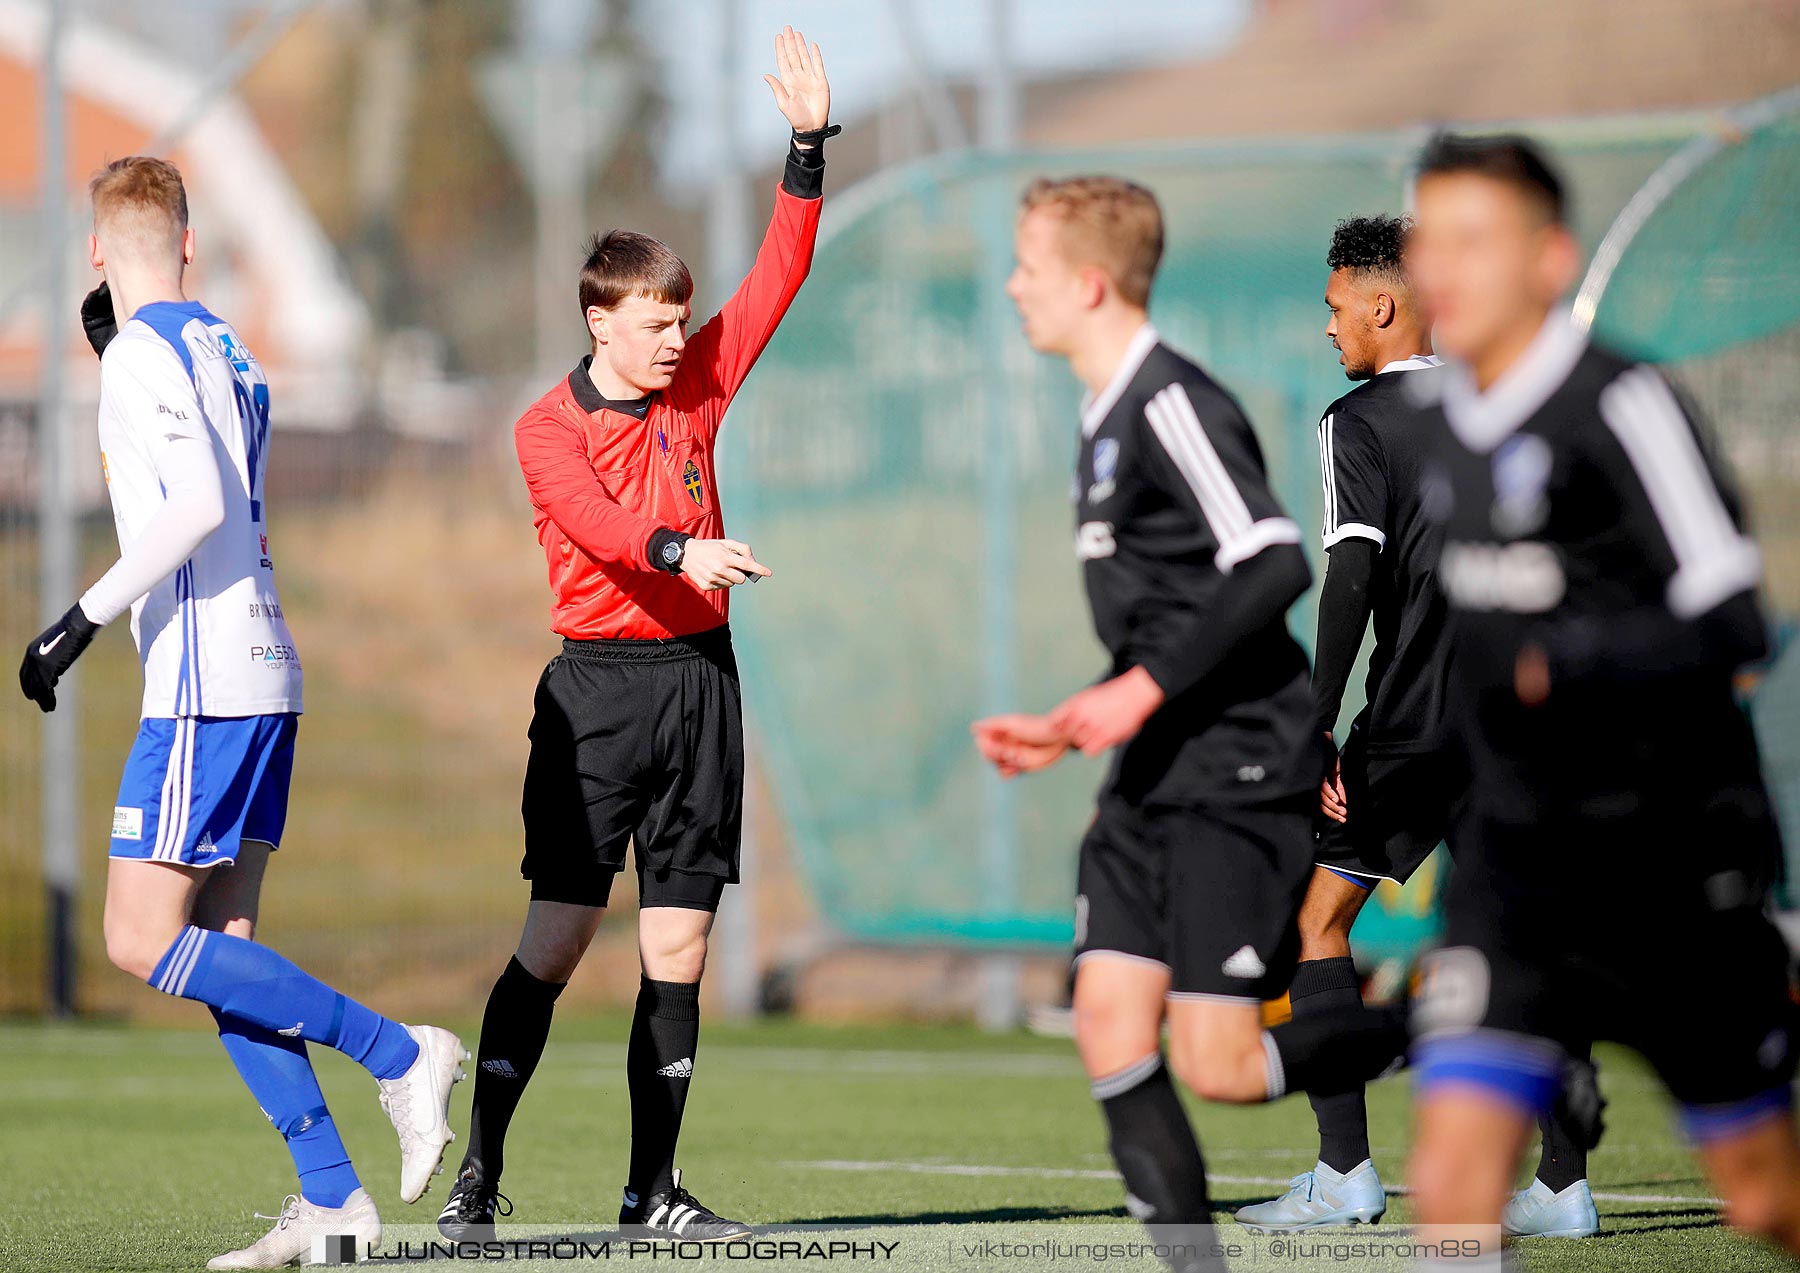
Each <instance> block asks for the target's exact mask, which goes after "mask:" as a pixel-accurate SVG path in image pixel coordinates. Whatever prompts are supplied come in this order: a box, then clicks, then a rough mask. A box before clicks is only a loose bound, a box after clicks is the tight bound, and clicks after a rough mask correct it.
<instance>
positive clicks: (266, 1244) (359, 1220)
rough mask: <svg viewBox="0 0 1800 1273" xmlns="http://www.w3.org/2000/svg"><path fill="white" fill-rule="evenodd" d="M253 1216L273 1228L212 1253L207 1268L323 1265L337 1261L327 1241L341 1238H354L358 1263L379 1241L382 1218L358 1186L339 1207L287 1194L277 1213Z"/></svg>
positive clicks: (277, 1267) (273, 1267)
mask: <svg viewBox="0 0 1800 1273" xmlns="http://www.w3.org/2000/svg"><path fill="white" fill-rule="evenodd" d="M256 1218H257V1219H259V1220H273V1221H274V1222H275V1227H274V1228H273V1229H270V1230H269V1231H268V1232H267V1233H265V1234H263V1235H262V1237H260V1238H258V1239H257V1240H256V1241H254V1242H252V1243H251V1244H250V1245H249V1246H247V1247H245V1248H244V1249H243V1250H241V1251H227V1252H226V1253H225V1254H224V1255H215V1256H214V1257H213V1258H212V1259H210V1260H208V1261H207V1262H206V1267H207V1268H209V1269H279V1268H284V1267H286V1266H287V1265H289V1264H295V1263H299V1264H323V1263H325V1262H327V1261H331V1260H334V1259H335V1253H334V1252H333V1251H332V1250H331V1249H330V1247H329V1244H330V1243H331V1240H332V1239H333V1238H340V1237H344V1236H348V1237H350V1238H352V1239H353V1240H354V1242H355V1247H354V1250H355V1255H356V1259H357V1260H358V1261H362V1260H364V1259H367V1258H368V1254H369V1251H370V1250H371V1249H372V1248H375V1247H378V1246H380V1245H381V1217H380V1216H379V1215H377V1214H376V1212H375V1200H374V1199H372V1198H371V1197H369V1192H368V1190H366V1189H363V1188H360V1187H359V1188H358V1189H356V1190H355V1192H353V1193H352V1194H351V1195H350V1196H349V1197H348V1198H345V1199H344V1205H343V1206H341V1207H320V1206H316V1205H314V1204H313V1203H310V1202H308V1201H307V1200H306V1199H304V1198H301V1197H297V1196H295V1195H294V1194H291V1193H290V1194H289V1195H288V1196H287V1197H286V1198H285V1199H283V1200H282V1204H281V1214H280V1215H278V1216H266V1215H264V1214H263V1213H262V1212H260V1211H259V1212H257V1213H256Z"/></svg>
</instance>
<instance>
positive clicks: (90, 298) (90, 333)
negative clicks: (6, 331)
mask: <svg viewBox="0 0 1800 1273" xmlns="http://www.w3.org/2000/svg"><path fill="white" fill-rule="evenodd" d="M81 326H82V329H83V330H84V331H86V332H87V338H88V344H90V345H92V346H93V347H94V352H95V353H96V354H103V353H105V352H106V347H107V346H108V345H109V344H111V343H112V338H113V337H114V336H117V335H118V334H119V320H118V319H116V318H114V317H113V307H112V289H111V288H110V287H108V286H107V285H106V280H105V279H101V280H100V286H99V287H96V288H95V289H94V290H93V291H91V292H89V293H88V294H87V295H86V296H85V297H83V298H82V301H81ZM46 710H48V709H46Z"/></svg>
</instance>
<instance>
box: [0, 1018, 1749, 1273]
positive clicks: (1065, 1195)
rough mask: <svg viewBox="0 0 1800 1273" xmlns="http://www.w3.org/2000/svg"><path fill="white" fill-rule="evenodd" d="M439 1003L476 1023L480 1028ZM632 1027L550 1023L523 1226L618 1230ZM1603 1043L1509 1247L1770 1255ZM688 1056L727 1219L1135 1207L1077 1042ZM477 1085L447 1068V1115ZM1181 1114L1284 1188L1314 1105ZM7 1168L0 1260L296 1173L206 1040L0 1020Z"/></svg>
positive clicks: (346, 1065)
mask: <svg viewBox="0 0 1800 1273" xmlns="http://www.w3.org/2000/svg"><path fill="white" fill-rule="evenodd" d="M451 1024H453V1025H457V1026H459V1027H461V1028H464V1029H465V1030H466V1032H467V1037H469V1038H470V1039H471V1040H472V1039H473V1035H474V1027H473V1024H472V1023H467V1022H452V1023H451ZM626 1028H627V1022H626V1021H624V1020H623V1019H616V1018H602V1019H592V1018H590V1019H577V1018H570V1019H567V1020H562V1021H559V1022H558V1023H557V1028H556V1032H555V1035H554V1037H553V1039H552V1041H551V1044H550V1047H549V1050H548V1052H547V1053H546V1056H545V1059H544V1062H543V1065H542V1066H541V1067H540V1069H539V1070H538V1073H537V1078H536V1080H535V1081H534V1084H533V1086H532V1089H531V1092H530V1094H529V1095H528V1096H527V1097H526V1099H525V1102H524V1104H523V1105H522V1107H521V1108H520V1111H519V1114H518V1117H517V1119H516V1121H515V1123H514V1125H513V1135H512V1137H511V1138H510V1145H511V1150H510V1161H509V1164H508V1168H507V1174H506V1179H505V1181H504V1184H503V1188H504V1191H505V1192H506V1193H507V1194H508V1195H509V1196H510V1197H511V1198H512V1200H513V1202H514V1203H515V1205H516V1208H517V1210H516V1212H515V1214H514V1215H513V1217H512V1221H511V1222H512V1223H515V1224H522V1225H525V1226H541V1228H540V1229H538V1230H537V1231H538V1232H542V1233H554V1232H572V1231H579V1232H588V1233H597V1232H605V1231H607V1230H610V1229H612V1228H613V1227H614V1225H613V1221H614V1220H615V1218H616V1216H617V1207H618V1198H619V1188H620V1185H621V1183H622V1179H623V1172H624V1168H625V1161H626V1154H627V1148H628V1146H627V1138H628V1133H627V1123H626V1096H625V1090H624V1082H623V1076H622V1073H621V1071H622V1065H623V1058H624V1042H625V1030H626ZM320 1051H321V1050H320V1049H314V1052H315V1056H316V1057H317V1056H318V1054H319V1053H320ZM1600 1059H1601V1066H1602V1071H1601V1072H1602V1085H1603V1087H1604V1089H1605V1091H1606V1093H1607V1095H1608V1097H1609V1098H1610V1100H1611V1102H1612V1105H1611V1109H1610V1118H1609V1131H1608V1135H1607V1139H1606V1141H1605V1143H1604V1144H1602V1146H1601V1147H1600V1149H1599V1151H1598V1152H1597V1153H1596V1155H1595V1157H1594V1159H1593V1164H1592V1177H1593V1181H1594V1187H1595V1190H1596V1192H1597V1193H1598V1194H1599V1195H1600V1196H1601V1198H1602V1199H1603V1200H1602V1201H1601V1203H1600V1209H1601V1214H1602V1217H1603V1225H1604V1229H1605V1232H1604V1234H1603V1236H1601V1237H1599V1238H1596V1239H1590V1240H1587V1241H1583V1242H1559V1241H1554V1240H1545V1239H1539V1240H1536V1241H1534V1242H1530V1243H1526V1244H1523V1248H1522V1249H1523V1251H1524V1253H1525V1257H1526V1260H1525V1262H1526V1265H1527V1266H1528V1267H1529V1268H1532V1269H1539V1270H1547V1271H1552V1270H1576V1269H1579V1270H1582V1271H1583V1273H1588V1271H1590V1270H1591V1271H1595V1273H1602V1271H1609V1270H1644V1271H1649V1270H1658V1271H1660V1270H1690V1269H1692V1270H1708V1271H1711V1270H1752V1269H1769V1268H1773V1267H1783V1265H1782V1261H1781V1260H1780V1259H1779V1258H1777V1257H1776V1256H1774V1255H1772V1254H1771V1253H1770V1252H1768V1251H1767V1250H1765V1249H1763V1248H1760V1247H1757V1246H1755V1245H1752V1244H1751V1243H1749V1242H1747V1241H1745V1240H1743V1239H1740V1238H1738V1237H1736V1236H1734V1235H1732V1234H1730V1233H1729V1232H1728V1231H1726V1230H1725V1229H1724V1228H1723V1227H1721V1225H1720V1223H1719V1220H1718V1217H1717V1214H1716V1212H1715V1209H1714V1207H1713V1205H1712V1204H1711V1202H1710V1201H1709V1199H1708V1193H1709V1190H1708V1188H1707V1186H1706V1184H1705V1182H1704V1181H1703V1180H1702V1179H1700V1177H1699V1174H1698V1172H1697V1171H1696V1169H1695V1166H1694V1163H1693V1161H1692V1159H1691V1158H1690V1157H1689V1156H1688V1154H1687V1153H1686V1152H1685V1150H1684V1149H1683V1148H1682V1147H1681V1145H1680V1144H1679V1142H1678V1141H1677V1140H1676V1138H1675V1137H1674V1135H1673V1133H1672V1131H1671V1127H1670V1122H1669V1119H1668V1116H1667V1113H1666V1111H1665V1108H1664V1106H1663V1103H1662V1100H1661V1097H1660V1095H1659V1094H1658V1093H1657V1092H1656V1090H1655V1087H1654V1084H1653V1081H1652V1080H1651V1078H1650V1076H1649V1075H1648V1074H1647V1073H1646V1072H1645V1071H1644V1070H1643V1068H1642V1067H1641V1065H1640V1064H1639V1063H1638V1062H1637V1061H1636V1060H1635V1059H1634V1058H1631V1057H1629V1056H1627V1055H1624V1054H1620V1053H1615V1052H1603V1054H1602V1056H1601V1058H1600ZM697 1062H698V1067H697V1074H696V1079H695V1083H694V1087H693V1093H692V1098H691V1100H690V1103H689V1106H688V1119H687V1135H686V1137H685V1140H684V1142H683V1147H682V1152H681V1156H680V1161H681V1165H682V1167H683V1168H684V1171H685V1173H686V1176H687V1183H688V1184H689V1185H690V1186H691V1187H692V1188H693V1189H694V1190H695V1192H696V1193H698V1194H699V1195H700V1196H701V1197H702V1198H703V1199H704V1200H706V1201H707V1202H708V1203H709V1204H710V1205H713V1206H715V1207H717V1208H718V1209H719V1210H720V1211H721V1212H723V1213H725V1214H728V1215H738V1216H742V1217H744V1218H747V1219H749V1220H752V1221H754V1222H756V1223H758V1224H762V1225H781V1224H795V1223H800V1224H807V1223H816V1224H833V1223H836V1224H859V1225H873V1224H910V1225H922V1224H935V1225H943V1224H957V1225H969V1226H982V1225H992V1224H994V1223H996V1222H1025V1221H1039V1222H1052V1223H1055V1224H1057V1225H1059V1226H1065V1225H1082V1224H1095V1225H1114V1226H1118V1225H1124V1224H1126V1223H1128V1222H1127V1221H1126V1218H1125V1211H1124V1208H1123V1205H1122V1203H1123V1196H1122V1191H1121V1187H1120V1185H1119V1183H1118V1181H1117V1180H1116V1179H1115V1178H1114V1177H1113V1175H1112V1172H1111V1164H1110V1162H1109V1161H1108V1159H1107V1156H1106V1152H1105V1144H1104V1138H1103V1134H1102V1130H1101V1124H1100V1120H1099V1118H1098V1116H1097V1115H1096V1113H1095V1110H1094V1108H1093V1105H1092V1102H1091V1101H1090V1099H1089V1097H1088V1094H1087V1089H1086V1084H1085V1082H1084V1081H1083V1078H1082V1075H1081V1072H1080V1069H1079V1067H1078V1066H1077V1064H1076V1062H1075V1059H1074V1056H1073V1053H1072V1050H1071V1048H1070V1045H1068V1044H1067V1043H1064V1042H1059V1041H1052V1040H1042V1039H1035V1038H1031V1037H1027V1036H1024V1035H1012V1036H999V1037H995V1036H986V1035H981V1034H978V1033H976V1032H974V1031H972V1030H968V1029H963V1028H956V1027H900V1026H894V1027H864V1026H856V1027H849V1026H845V1027H824V1026H803V1025H795V1024H788V1023H774V1024H763V1025H751V1026H741V1027H740V1026H709V1027H708V1028H707V1029H706V1032H705V1034H704V1036H703V1038H702V1042H701V1047H700V1052H699V1055H698V1057H697ZM318 1067H319V1071H320V1078H321V1081H322V1083H323V1085H324V1088H325V1092H326V1095H327V1097H328V1099H329V1100H330V1101H331V1104H332V1106H333V1110H334V1112H335V1113H336V1115H337V1119H338V1123H339V1126H340V1127H341V1128H342V1129H343V1132H344V1136H345V1140H346V1143H347V1144H348V1146H349V1148H350V1151H351V1154H352V1156H353V1157H354V1158H355V1160H356V1162H357V1163H358V1165H359V1167H360V1168H361V1171H362V1176H363V1180H364V1183H365V1184H366V1185H367V1186H368V1187H369V1189H370V1192H371V1193H372V1194H373V1196H374V1197H375V1199H376V1202H377V1203H378V1205H379V1206H380V1208H381V1212H382V1216H383V1219H384V1221H385V1222H386V1223H387V1224H388V1226H389V1229H390V1238H391V1237H392V1236H393V1235H394V1233H395V1226H400V1225H414V1224H425V1223H428V1222H429V1221H430V1220H431V1219H432V1217H434V1216H435V1214H436V1210H437V1207H438V1206H440V1205H441V1199H442V1196H443V1189H444V1184H443V1182H442V1181H441V1180H440V1181H439V1183H437V1184H436V1185H434V1187H433V1190H432V1192H431V1193H428V1194H427V1195H426V1197H425V1199H424V1200H423V1201H422V1202H421V1203H419V1205H418V1206H416V1207H411V1208H409V1207H404V1206H402V1205H401V1203H400V1202H399V1199H398V1197H397V1195H396V1178H397V1155H396V1152H395V1147H394V1143H393V1136H392V1132H391V1130H390V1129H389V1127H388V1125H387V1123H386V1120H385V1118H384V1117H383V1115H382V1114H381V1112H380V1110H379V1109H378V1107H377V1105H376V1102H375V1091H374V1085H373V1083H372V1082H371V1081H370V1080H369V1079H368V1078H367V1076H366V1075H364V1074H363V1073H362V1071H361V1070H359V1069H358V1068H357V1067H356V1066H354V1065H353V1064H351V1063H350V1062H348V1061H345V1060H343V1059H342V1058H340V1057H337V1056H335V1055H332V1054H329V1053H326V1054H324V1055H323V1056H322V1057H320V1058H319V1059H318ZM472 1087H473V1084H472V1083H465V1084H463V1085H461V1086H460V1087H459V1088H458V1089H457V1099H456V1102H455V1105H454V1106H453V1110H452V1114H453V1120H454V1125H456V1126H458V1127H464V1126H466V1124H467V1117H468V1103H469V1099H470V1094H471V1089H472ZM1407 1094H1408V1089H1407V1086H1406V1082H1405V1080H1404V1079H1403V1078H1401V1079H1390V1080H1387V1081H1386V1082H1384V1083H1382V1084H1379V1085H1377V1086H1376V1087H1374V1088H1373V1089H1371V1092H1370V1112H1371V1121H1372V1126H1373V1129H1374V1134H1373V1137H1372V1139H1373V1141H1374V1144H1375V1152H1376V1160H1377V1165H1378V1166H1379V1167H1380V1168H1381V1169H1382V1171H1383V1174H1384V1176H1385V1177H1386V1178H1387V1180H1388V1182H1389V1186H1390V1188H1392V1187H1393V1186H1394V1185H1395V1184H1396V1183H1397V1182H1398V1181H1399V1179H1400V1177H1401V1175H1402V1163H1403V1160H1404V1149H1405V1145H1406V1139H1407V1137H1406V1128H1407V1112H1406V1099H1407ZM1194 1118H1195V1122H1196V1126H1197V1127H1198V1128H1199V1131H1200V1134H1201V1138H1202V1142H1203V1144H1204V1146H1205V1148H1206V1154H1207V1161H1208V1165H1209V1169H1210V1170H1211V1171H1212V1172H1213V1173H1214V1175H1213V1179H1214V1191H1213V1196H1214V1198H1215V1200H1216V1202H1217V1203H1218V1205H1219V1206H1220V1208H1221V1210H1222V1211H1223V1210H1225V1209H1228V1208H1231V1207H1235V1206H1238V1205H1241V1204H1243V1203H1245V1202H1249V1201H1253V1200H1258V1199H1263V1198H1268V1197H1272V1196H1274V1195H1275V1194H1276V1193H1278V1192H1280V1190H1281V1188H1282V1187H1283V1185H1284V1182H1285V1181H1286V1179H1287V1178H1288V1176H1289V1175H1291V1174H1292V1173H1294V1172H1298V1171H1302V1170H1304V1169H1306V1168H1307V1167H1308V1166H1310V1165H1311V1163H1312V1160H1313V1149H1314V1141H1313V1138H1312V1119H1311V1112H1310V1110H1309V1109H1308V1107H1307V1104H1306V1102H1305V1101H1304V1100H1303V1099H1289V1100H1287V1101H1284V1102H1282V1103H1281V1104H1279V1105H1276V1106H1274V1107H1269V1108H1248V1109H1228V1108H1220V1107H1205V1108H1200V1107H1196V1108H1195V1110H1194ZM451 1148H452V1155H453V1156H454V1155H455V1153H456V1152H457V1150H458V1148H459V1147H458V1146H452V1147H451ZM0 1163H3V1164H4V1168H3V1170H4V1180H5V1186H6V1188H5V1193H6V1204H7V1205H6V1206H4V1207H0V1266H3V1267H4V1268H5V1269H7V1270H27V1269H30V1270H36V1269H56V1270H72V1269H118V1270H162V1269H196V1268H201V1267H203V1266H204V1263H205V1260H206V1258H207V1257H209V1256H211V1255H213V1254H216V1253H217V1252H220V1251H224V1250H228V1249H231V1248H233V1247H236V1246H240V1245H242V1244H243V1243H245V1242H246V1241H248V1240H249V1239H251V1238H252V1237H254V1236H256V1235H258V1234H260V1233H261V1232H262V1231H263V1230H264V1229H265V1228H266V1227H267V1223H266V1222H265V1221H260V1220H254V1219H252V1216H251V1213H252V1212H253V1211H259V1210H260V1211H263V1212H274V1211H276V1210H278V1209H279V1204H280V1201H281V1198H282V1196H283V1195H284V1194H285V1193H286V1192H287V1191H288V1190H289V1189H290V1188H291V1187H292V1184H293V1177H292V1175H291V1171H290V1166H289V1163H288V1160H287V1156H286V1154H285V1153H284V1151H283V1150H282V1148H281V1145H280V1143H279V1141H278V1140H277V1138H276V1136H275V1135H274V1133H273V1132H272V1131H271V1130H270V1129H269V1128H268V1126H267V1125H266V1124H265V1123H264V1122H263V1120H262V1118H261V1117H260V1116H259V1115H258V1113H257V1110H256V1107H255V1105H254V1104H253V1102H252V1101H251V1099H250V1097H249V1095H248V1094H247V1093H246V1092H245V1090H244V1089H243V1088H242V1087H241V1086H240V1085H239V1083H238V1081H237V1079H236V1076H235V1074H234V1073H233V1071H232V1070H231V1068H230V1066H229V1064H228V1062H227V1061H226V1059H225V1056H224V1054H223V1052H222V1051H221V1049H220V1048H219V1046H218V1044H217V1041H216V1039H214V1037H213V1036H212V1035H210V1034H206V1033H201V1032H198V1031H182V1030H151V1029H146V1028H142V1027H138V1028H124V1027H113V1026H105V1025H91V1026H90V1025H81V1026H34V1025H29V1024H19V1023H13V1024H6V1025H0ZM1407 1218H1408V1209H1407V1203H1406V1199H1405V1198H1404V1197H1403V1196H1400V1197H1395V1198H1394V1199H1393V1200H1392V1202H1391V1205H1390V1209H1389V1212H1388V1222H1390V1223H1391V1222H1396V1221H1399V1222H1404V1221H1405V1220H1406V1219H1407ZM1219 1219H1220V1222H1221V1225H1222V1229H1221V1233H1222V1234H1226V1233H1235V1232H1240V1231H1237V1230H1236V1229H1235V1226H1230V1225H1229V1223H1228V1221H1229V1217H1228V1215H1226V1214H1221V1216H1220V1217H1219ZM1384 1227H1385V1226H1384ZM971 1231H979V1230H978V1229H972V1230H971ZM1116 1231H1117V1232H1124V1230H1122V1229H1120V1230H1116ZM1059 1232H1060V1233H1075V1232H1078V1231H1076V1230H1071V1229H1066V1228H1063V1229H1059ZM1095 1232H1098V1230H1095ZM415 1233H416V1231H415ZM932 1252H935V1253H936V1255H935V1257H932V1256H931V1255H930V1253H932ZM526 1263H528V1264H529V1266H530V1267H546V1268H547V1267H551V1264H550V1263H549V1262H541V1263H539V1262H526ZM514 1267H517V1264H515V1265H514ZM562 1267H567V1265H563V1266H562ZM889 1267H894V1268H927V1267H938V1268H942V1267H957V1268H965V1269H967V1268H974V1267H980V1266H979V1265H973V1264H969V1263H954V1264H952V1263H946V1262H945V1258H944V1252H943V1246H942V1244H941V1243H931V1244H923V1245H920V1244H913V1245H911V1246H903V1247H902V1248H901V1250H900V1251H899V1252H898V1253H897V1254H896V1256H895V1257H894V1259H893V1261H892V1262H891V1263H890V1264H889ZM1012 1267H1018V1265H1016V1264H1014V1265H1012ZM1119 1267H1127V1268H1139V1267H1142V1268H1154V1267H1156V1266H1155V1265H1154V1264H1153V1263H1149V1262H1145V1263H1142V1264H1129V1263H1121V1264H1120V1265H1119ZM1288 1267H1306V1266H1304V1265H1294V1264H1289V1265H1288ZM1365 1267H1382V1266H1365ZM1386 1267H1395V1268H1400V1267H1404V1266H1403V1265H1402V1264H1400V1263H1398V1262H1396V1263H1394V1264H1392V1265H1390V1266H1386Z"/></svg>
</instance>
